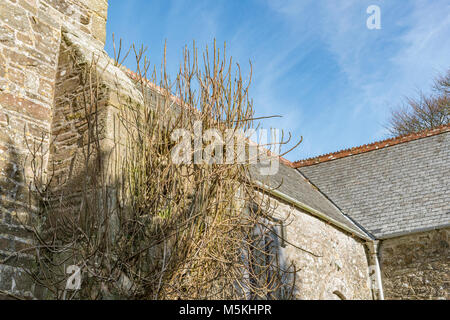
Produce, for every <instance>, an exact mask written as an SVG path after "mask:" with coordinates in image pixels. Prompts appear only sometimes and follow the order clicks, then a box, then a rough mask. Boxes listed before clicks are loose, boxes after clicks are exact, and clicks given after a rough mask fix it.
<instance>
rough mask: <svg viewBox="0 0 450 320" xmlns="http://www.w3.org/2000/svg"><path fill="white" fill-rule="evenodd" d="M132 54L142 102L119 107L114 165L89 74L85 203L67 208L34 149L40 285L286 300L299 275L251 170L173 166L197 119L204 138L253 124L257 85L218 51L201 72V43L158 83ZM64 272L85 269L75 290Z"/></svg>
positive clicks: (82, 293)
mask: <svg viewBox="0 0 450 320" xmlns="http://www.w3.org/2000/svg"><path fill="white" fill-rule="evenodd" d="M119 52H120V50H119ZM131 52H132V53H134V54H135V57H136V62H137V66H138V67H137V71H136V74H137V79H136V85H137V87H138V88H139V89H140V90H141V93H142V96H143V97H144V103H143V104H142V105H135V104H133V103H131V102H129V101H125V100H124V101H122V108H121V111H120V112H119V118H120V121H121V123H122V125H123V128H126V129H127V130H125V131H124V132H122V137H121V141H117V142H116V146H115V149H116V150H120V152H119V154H120V156H119V157H112V158H106V159H105V157H103V155H102V149H101V134H100V133H99V132H100V129H99V126H98V123H99V121H98V118H97V117H98V114H99V112H97V111H98V108H99V101H100V98H99V97H100V96H101V95H102V90H103V88H102V87H101V86H100V85H99V83H100V81H99V77H101V74H100V72H99V71H98V70H97V69H96V65H95V61H93V63H92V65H91V66H90V67H89V68H84V71H83V75H82V77H81V80H82V81H81V82H82V84H83V86H84V89H83V90H81V92H82V94H81V95H79V96H78V97H77V99H78V100H79V101H78V103H80V104H82V105H83V106H84V114H85V118H86V119H85V120H86V121H87V123H88V129H87V140H86V143H85V146H84V147H83V163H84V165H83V170H82V174H81V175H80V177H79V180H78V182H77V185H78V186H79V187H80V191H81V192H80V193H79V194H78V198H76V199H75V200H73V201H68V200H67V199H69V197H71V196H72V194H70V193H71V192H72V193H73V190H71V189H70V188H64V187H62V186H55V185H54V184H52V173H51V167H52V166H51V165H50V166H49V170H48V172H47V173H46V175H45V176H46V177H47V178H43V172H44V171H45V169H42V168H40V165H39V164H41V163H42V161H40V160H39V157H42V154H43V152H42V150H40V147H39V145H38V146H37V147H36V145H34V146H32V147H30V154H31V155H32V158H33V163H34V164H35V165H34V172H35V179H34V181H33V182H32V190H33V192H34V193H35V194H37V195H38V197H39V199H40V202H41V212H40V214H39V216H38V217H36V221H34V223H33V226H34V233H35V236H36V243H37V246H38V247H39V251H38V256H37V259H36V263H37V265H36V266H35V269H34V270H32V272H31V274H32V276H33V278H34V280H35V281H36V283H37V284H38V285H40V286H42V287H44V288H46V289H47V290H48V291H47V292H48V295H47V297H48V298H55V299H109V298H112V299H242V298H245V299H288V298H290V297H291V296H292V293H293V288H294V283H295V273H296V272H295V267H294V266H293V265H287V264H286V262H284V261H282V259H281V258H280V257H279V254H278V252H279V251H278V248H277V242H278V241H279V239H278V237H279V234H277V233H276V232H274V230H275V228H276V227H277V224H278V223H279V221H277V220H274V219H273V217H272V214H273V210H274V208H273V207H271V204H270V201H269V198H268V197H267V195H265V194H264V193H263V192H262V191H261V190H258V189H257V188H256V186H255V185H253V182H252V181H251V179H250V178H249V176H250V175H249V164H235V163H233V164H217V163H215V164H214V163H213V164H183V165H179V164H175V163H173V160H172V151H173V148H174V145H175V142H174V141H173V140H171V135H172V133H173V132H174V130H175V129H177V128H184V129H187V130H190V131H191V132H193V131H194V122H195V121H201V123H202V125H203V130H204V131H205V130H207V129H212V128H213V129H217V130H220V131H221V132H222V133H224V132H225V130H226V129H233V130H235V131H236V132H239V130H245V129H247V128H250V127H253V126H254V123H253V120H254V119H252V117H253V108H252V102H251V99H250V98H249V96H248V86H249V85H250V82H248V83H245V81H244V80H243V78H242V76H241V73H240V69H239V65H237V64H234V63H233V62H232V60H231V59H227V57H226V56H225V52H220V51H219V50H218V49H217V48H216V46H215V45H214V51H213V54H212V55H211V56H209V52H208V50H206V51H205V53H204V54H203V56H202V58H201V59H200V60H201V64H199V58H198V56H197V50H196V49H195V46H194V49H193V50H192V51H191V52H189V51H187V50H185V52H184V64H183V65H182V66H181V67H180V69H179V72H178V75H177V77H176V80H175V81H174V82H170V81H169V80H168V77H167V73H166V67H165V62H163V64H162V68H161V69H162V70H161V73H160V75H159V77H157V76H156V72H155V71H153V72H152V73H151V74H150V73H149V72H148V70H149V67H150V64H149V62H148V60H147V59H146V58H145V57H144V53H145V50H143V49H139V50H138V49H136V48H135V47H133V49H132V50H131ZM119 58H120V54H117V57H116V65H119V62H118V61H119ZM146 79H150V80H151V81H152V82H153V83H158V84H159V89H157V90H156V89H155V88H153V89H151V87H149V85H148V84H147V80H146ZM174 96H175V97H176V99H174ZM124 141H126V143H124ZM247 148H248V146H247ZM194 152H198V150H195V149H194ZM112 164H114V165H112ZM107 167H113V168H115V169H114V170H115V172H114V174H112V175H111V174H109V173H108V172H109V171H108V169H107ZM111 176H113V177H115V179H113V181H111ZM73 203H77V204H78V205H73ZM79 204H81V205H79ZM68 265H77V266H78V267H80V268H81V270H82V284H81V287H80V290H77V291H68V290H66V287H65V286H66V282H67V277H68V274H67V273H66V271H67V270H66V269H67V266H68Z"/></svg>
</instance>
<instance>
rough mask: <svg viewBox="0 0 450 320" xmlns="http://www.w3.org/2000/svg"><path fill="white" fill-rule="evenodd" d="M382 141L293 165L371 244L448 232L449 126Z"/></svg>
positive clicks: (449, 219) (449, 202)
mask: <svg viewBox="0 0 450 320" xmlns="http://www.w3.org/2000/svg"><path fill="white" fill-rule="evenodd" d="M386 141H387V142H386ZM386 141H381V142H377V143H374V144H371V145H368V146H363V147H358V148H353V149H349V150H344V151H341V152H337V153H334V154H328V155H325V156H321V157H317V158H314V159H308V160H306V161H302V162H297V163H295V164H294V165H295V166H296V167H298V170H300V171H301V172H302V173H303V174H304V175H305V176H306V177H307V178H308V179H309V180H310V181H311V182H312V183H313V184H314V185H315V186H317V187H318V188H319V189H320V190H321V191H322V192H324V193H325V194H326V195H327V197H329V198H330V199H331V200H332V201H333V202H334V203H335V204H336V205H337V206H338V207H339V208H340V209H341V210H342V211H343V212H344V213H345V214H348V215H349V216H350V217H352V218H353V219H354V220H356V221H357V222H358V223H359V224H360V225H362V226H363V227H364V228H365V229H367V230H368V231H369V232H370V233H372V234H373V235H374V236H375V237H376V238H379V239H383V238H389V237H394V236H398V235H401V234H406V233H411V232H418V231H422V230H427V229H433V228H441V227H447V226H450V201H449V200H450V126H443V127H440V128H437V129H434V130H429V131H424V132H421V133H417V134H412V135H408V136H404V137H399V138H395V139H390V140H386Z"/></svg>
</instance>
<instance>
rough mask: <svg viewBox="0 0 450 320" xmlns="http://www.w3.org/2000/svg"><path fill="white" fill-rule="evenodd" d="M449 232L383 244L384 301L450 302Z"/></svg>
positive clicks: (419, 235)
mask: <svg viewBox="0 0 450 320" xmlns="http://www.w3.org/2000/svg"><path fill="white" fill-rule="evenodd" d="M449 244H450V229H448V228H447V229H441V230H433V231H428V232H423V233H416V234H410V235H405V236H402V237H397V238H392V239H386V240H383V241H381V246H380V263H381V271H382V280H383V287H384V295H385V299H402V300H403V299H421V300H423V299H446V300H448V299H450V249H449V247H450V246H449Z"/></svg>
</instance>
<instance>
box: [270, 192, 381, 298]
mask: <svg viewBox="0 0 450 320" xmlns="http://www.w3.org/2000/svg"><path fill="white" fill-rule="evenodd" d="M273 201H274V205H276V206H277V209H276V216H277V217H279V218H280V219H282V220H284V219H286V221H285V222H284V224H285V225H286V227H285V229H286V239H287V242H286V247H285V248H283V249H281V250H282V257H283V259H284V261H285V264H286V265H289V264H290V263H291V262H293V263H294V264H295V265H296V267H297V270H299V271H298V273H297V288H296V297H297V298H298V299H344V298H345V299H372V290H371V285H370V280H369V265H368V259H367V256H366V252H365V245H364V243H362V242H361V241H360V240H359V239H358V238H356V237H353V236H351V235H348V234H346V233H344V232H342V231H341V230H339V229H336V228H335V227H334V226H332V225H330V224H328V223H326V222H324V221H322V220H320V219H318V218H316V217H314V216H311V215H310V214H308V213H306V212H304V211H302V210H299V209H297V208H294V207H292V206H291V205H289V204H287V203H285V202H282V201H277V200H273ZM300 248H301V249H300ZM302 249H303V250H302Z"/></svg>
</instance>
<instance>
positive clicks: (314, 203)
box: [250, 159, 370, 239]
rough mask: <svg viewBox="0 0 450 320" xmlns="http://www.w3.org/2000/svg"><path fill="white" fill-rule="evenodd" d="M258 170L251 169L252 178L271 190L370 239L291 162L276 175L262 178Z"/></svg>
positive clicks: (252, 167)
mask: <svg viewBox="0 0 450 320" xmlns="http://www.w3.org/2000/svg"><path fill="white" fill-rule="evenodd" d="M258 169H259V167H258V165H253V166H251V167H250V173H251V176H252V177H253V178H254V179H256V180H257V181H259V182H261V183H262V184H264V185H266V186H267V187H269V188H276V190H277V191H279V192H281V193H283V194H284V195H287V196H288V197H290V198H293V199H295V200H297V201H299V202H301V203H303V204H305V205H307V206H309V207H311V208H313V209H315V210H317V211H319V212H320V213H322V214H323V215H325V216H327V217H328V218H330V219H331V220H332V221H337V222H338V223H341V224H343V225H345V226H346V227H347V228H348V229H350V230H351V232H352V233H354V234H356V235H358V236H360V237H362V238H365V239H370V236H368V235H367V233H366V232H365V231H363V230H362V229H361V228H360V227H359V226H357V225H356V224H355V223H354V222H352V221H351V220H350V219H349V218H348V217H346V216H345V215H344V214H343V213H342V212H341V211H340V210H339V209H338V208H337V207H336V206H335V205H334V204H333V203H332V202H331V201H330V200H328V199H327V198H326V197H325V196H324V195H323V194H322V193H321V192H320V191H319V190H317V189H316V188H315V187H314V186H313V185H312V184H311V183H309V182H308V180H307V179H305V178H304V177H303V175H302V174H301V173H300V172H298V171H297V170H296V169H294V168H292V167H291V166H289V161H286V160H284V159H282V161H280V164H279V170H278V172H277V173H276V174H275V175H270V176H262V175H260V174H259V170H258ZM277 187H278V188H277Z"/></svg>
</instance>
